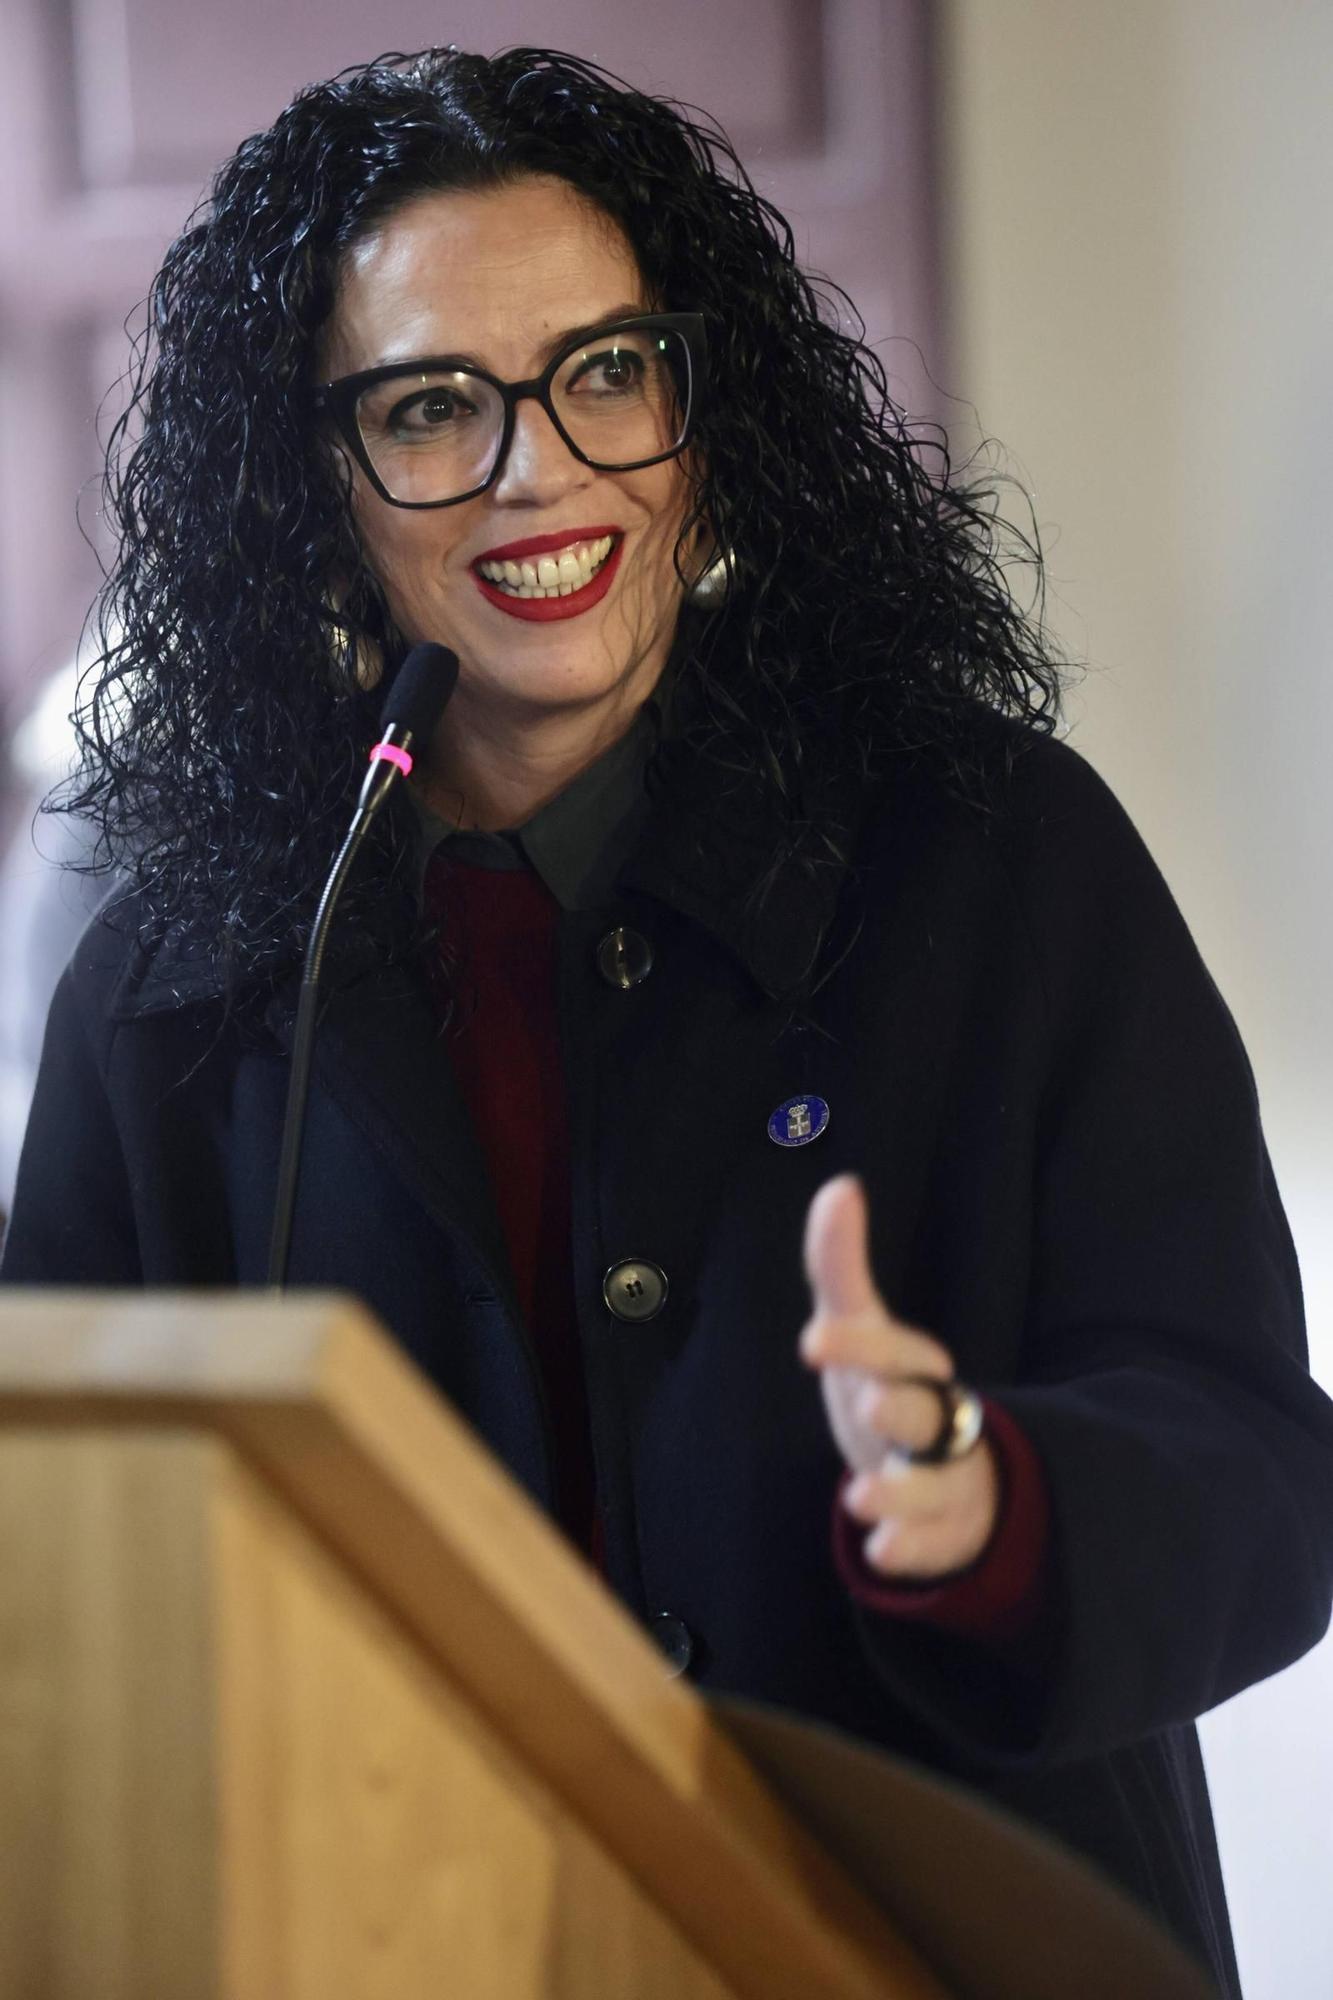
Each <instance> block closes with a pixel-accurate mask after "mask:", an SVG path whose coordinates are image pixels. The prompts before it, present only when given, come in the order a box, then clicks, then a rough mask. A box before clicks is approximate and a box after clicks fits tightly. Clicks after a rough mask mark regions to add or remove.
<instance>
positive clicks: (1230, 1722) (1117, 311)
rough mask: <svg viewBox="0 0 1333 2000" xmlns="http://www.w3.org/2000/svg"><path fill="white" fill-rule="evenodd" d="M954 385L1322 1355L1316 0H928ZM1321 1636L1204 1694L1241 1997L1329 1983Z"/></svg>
mask: <svg viewBox="0 0 1333 2000" xmlns="http://www.w3.org/2000/svg"><path fill="white" fill-rule="evenodd" d="M940 13H941V16H942V20H943V28H944V52H943V57H942V83H943V90H944V111H943V150H944V161H943V164H944V166H945V169H946V178H947V182H948V185H949V190H950V192H949V196H948V199H947V202H946V217H947V225H946V226H947V230H948V234H949V239H950V248H949V251H948V253H947V256H946V267H945V268H946V281H945V296H946V298H948V299H949V300H950V301H951V323H952V329H953V353H952V355H951V357H950V358H949V360H948V361H947V362H946V364H945V368H946V386H948V387H949V388H951V389H953V390H954V391H955V392H956V393H958V394H960V395H963V396H965V397H966V398H968V399H969V400H970V401H971V402H973V403H975V405H976V406H977V408H978V410H979V412H980V415H981V419H982V421H983V423H984V426H985V428H986V429H987V430H988V431H989V432H991V433H992V434H994V435H995V436H997V437H999V438H1000V439H1002V440H1003V441H1004V443H1005V444H1006V445H1007V446H1008V447H1010V449H1011V452H1012V454H1013V464H1014V469H1015V470H1016V471H1018V472H1020V473H1021V474H1022V476H1023V477H1024V479H1025V481H1026V482H1027V483H1028V484H1029V485H1030V486H1031V487H1032V488H1035V491H1036V495H1037V500H1036V511H1037V516H1038V519H1039V521H1040V523H1041V526H1042V531H1043V535H1044V536H1045V537H1046V539H1047V542H1048V554H1049V558H1050V570H1051V579H1052V597H1051V602H1050V606H1049V609H1050V617H1051V623H1052V625H1053V626H1054V628H1055V629H1056V631H1057V632H1058V633H1059V634H1060V635H1061V637H1062V638H1063V639H1064V641H1065V643H1066V644H1067V645H1068V646H1069V647H1070V648H1071V649H1072V650H1073V651H1075V652H1076V653H1078V654H1080V655H1082V656H1084V657H1086V658H1087V660H1088V662H1089V664H1090V666H1091V667H1092V669H1093V671H1092V672H1091V673H1090V674H1089V675H1088V677H1087V679H1086V680H1085V681H1084V683H1083V685H1082V687H1081V689H1080V690H1079V692H1078V695H1077V697H1076V699H1075V701H1074V703H1073V706H1072V714H1073V716H1074V718H1075V727H1074V730H1073V732H1072V736H1071V741H1072V742H1073V743H1074V745H1075V747H1076V748H1077V749H1079V750H1080V751H1082V752H1083V753H1084V754H1085V755H1086V756H1088V757H1089V758H1090V759H1091V760H1092V762H1093V763H1094V764H1095V765H1096V766H1097V767H1098V769H1099V770H1100V771H1101V772H1102V773H1103V774H1104V775H1105V776H1106V777H1107V779H1108V780H1109V781H1110V783H1111V784H1112V785H1113V787H1114V788H1115V790H1116V791H1117V793H1118V795H1119V796H1120V798H1121V799H1122V800H1123V802H1124V803H1125V805H1126V806H1127V807H1128V809H1129V811H1130V813H1131V815H1132V817H1133V818H1134V820H1135V822H1136V823H1137V825H1138V827H1139V829H1140V831H1141V832H1142V833H1143V835H1144V837H1145V838H1146V840H1147V842H1148V845H1149V846H1150V848H1151V849H1152V851H1153V853H1154V854H1155V856H1156V857H1157V860H1158V862H1159V863H1160V865H1161V867H1162V869H1163V871H1164V873H1165V874H1166V876H1167V879H1168V880H1169V882H1170V883H1171V886H1172V888H1173V890H1174V891H1175V893H1176V896H1177V899H1178V901H1179V902H1180V904H1181V906H1182V908H1183V910H1184V912H1185V915H1186V918H1187V919H1188V921H1189V923H1190V926H1191V928H1192V930H1193V932H1194V935H1195V937H1196V939H1197V941H1198V943H1199V945H1200V947H1201V949H1202V951H1203V954H1204V957H1205V958H1206V960H1207V961H1208V963H1209V966H1210V967H1211V969H1212V971H1213V974H1214V976H1215V978H1216V979H1217V981H1218V984H1219V985H1220V987H1221V989H1222V991H1223V993H1224V994H1225V996H1226V997H1227V999H1228V1001H1229V1003H1230V1005H1231V1007H1232V1010H1233V1012H1234V1013H1235V1015H1236V1017H1237V1020H1238V1023H1239V1025H1240V1029H1241V1032H1242V1034H1243V1036H1244V1039H1245V1042H1246V1045H1247V1047H1248V1049H1249V1052H1250V1057H1251V1061H1252V1063H1253V1066H1254V1069H1255V1072H1256V1075H1257V1079H1258V1084H1259V1091H1260V1097H1261V1101H1262V1105H1263V1111H1264V1122H1265V1128H1266V1130H1267V1133H1268V1138H1269V1145H1270V1150H1271V1152H1272V1154H1273V1158H1274V1162H1275V1166H1276V1171H1277V1175H1278V1180H1279V1184H1280V1186H1281V1188H1282V1191H1283V1194H1284V1198H1285V1201H1286V1205H1287V1209H1288V1213H1289V1215H1290V1218H1291V1222H1292V1226H1293V1231H1294V1233H1295V1235H1296V1239H1297V1246H1298V1249H1299V1251H1300V1255H1301V1262H1302V1268H1303V1272H1304V1276H1305V1283H1306V1293H1307V1307H1308V1310H1309V1317H1310V1330H1311V1342H1312V1348H1313V1350H1314V1358H1315V1366H1316V1369H1317V1370H1318V1371H1319V1372H1320V1373H1321V1375H1322V1377H1323V1379H1324V1380H1325V1381H1330V1380H1333V1244H1330V1240H1329V1239H1330V1234H1331V1233H1333V1232H1330V1228H1329V1213H1330V1195H1333V1162H1331V1160H1330V1151H1329V1133H1330V1131H1331V1130H1333V800H1331V797H1330V794H1331V792H1333V768H1331V767H1330V760H1329V746H1330V741H1331V740H1333V727H1331V725H1333V672H1330V668H1331V667H1333V657H1331V656H1333V637H1331V636H1330V634H1333V565H1331V564H1330V550H1331V548H1333V471H1331V470H1330V464H1331V461H1330V449H1329V447H1330V442H1331V432H1333V388H1331V387H1330V383H1331V381H1333V295H1331V292H1330V279H1331V277H1333V196H1331V195H1330V189H1333V119H1330V116H1329V105H1330V84H1331V83H1333V7H1330V6H1329V5H1327V4H1324V5H1294V4H1274V0H1268V3H1267V4H1264V3H1263V0H1166V4H1162V0H1117V4H1116V5H1114V6H1111V5H1108V4H1096V0H1083V4H1080V5H1075V6H1070V5H1069V4H1068V0H1002V4H997V0H955V4H952V5H950V6H948V7H941V9H940ZM1331 1718H1333V1649H1331V1648H1330V1646H1329V1645H1328V1644H1327V1643H1326V1644H1325V1645H1324V1646H1323V1647H1321V1648H1319V1649H1318V1650H1317V1651H1316V1652H1315V1653H1314V1654H1312V1655H1311V1656H1309V1657H1308V1658H1307V1659H1306V1660H1305V1661H1304V1662H1302V1663H1300V1664H1299V1665H1298V1666H1296V1667H1295V1668H1293V1669H1291V1670H1289V1671H1288V1672H1287V1673H1286V1674H1283V1675H1280V1676H1278V1677H1277V1678H1276V1679H1274V1680H1272V1681H1270V1682H1268V1683H1266V1684H1265V1685H1264V1686H1262V1687H1260V1688H1257V1689H1254V1690H1251V1691H1250V1692H1249V1693H1248V1694H1246V1695H1243V1696H1241V1697H1240V1698H1239V1699H1238V1700H1236V1701H1234V1702H1232V1703H1230V1704H1229V1705H1228V1706H1227V1707H1225V1708H1224V1709H1222V1710H1219V1711H1217V1712H1216V1713H1215V1714H1214V1715H1213V1716H1212V1717H1210V1718H1208V1720H1207V1721H1206V1723H1205V1725H1204V1732H1203V1733H1204V1741H1205V1754H1206V1756H1207V1760H1208V1765H1209V1770H1210V1774H1211V1779H1212V1784H1213V1792H1214V1801H1215V1806H1216V1811H1217V1817H1218V1821H1219V1829H1220V1834H1221V1840H1222V1849H1223V1862H1224V1867H1225V1870H1226V1874H1227V1879H1228V1884H1229V1892H1230V1896H1231V1903H1232V1914H1233V1920H1234V1923H1235V1928H1236V1932H1237V1943H1238V1948H1239V1952H1240V1956H1241V1965H1242V1972H1243V1974H1244V1976H1245V1979H1246V1993H1247V1996H1248V2000H1279V1996H1280V2000H1328V1995H1329V1994H1330V1993H1333V1896H1330V1893H1329V1877H1330V1869H1331V1868H1333V1808H1331V1807H1330V1800H1331V1799H1333V1719H1331Z"/></svg>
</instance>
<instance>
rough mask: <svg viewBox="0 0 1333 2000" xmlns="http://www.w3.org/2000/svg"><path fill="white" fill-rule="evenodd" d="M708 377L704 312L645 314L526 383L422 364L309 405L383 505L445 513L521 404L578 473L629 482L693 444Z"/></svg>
mask: <svg viewBox="0 0 1333 2000" xmlns="http://www.w3.org/2000/svg"><path fill="white" fill-rule="evenodd" d="M704 372H705V346H704V322H703V315H702V314H701V313H643V314H641V315H639V316H638V317H637V318H634V319H620V320H615V321H613V322H611V323H610V324H608V325H606V326H603V327H599V328H597V330H596V331H595V332H593V333H582V334H580V335H579V336H578V337H577V338H576V339H574V340H571V341H570V343H569V345H568V346H567V347H563V348H561V350H560V352H559V353H558V354H557V355H555V356H554V357H553V359H552V360H551V361H549V362H548V363H547V365H546V367H545V368H544V369H543V370H542V372H541V374H540V375H537V376H534V377H533V379H532V381H530V382H501V381H500V380H499V379H498V377H496V376H494V375H488V374H487V373H486V371H485V369H484V368H474V367H472V366H470V365H462V364H460V363H459V362H457V361H455V360H453V359H451V358H450V357H449V356H447V355H446V356H443V357H440V356H430V357H426V358H424V359H422V360H416V361H397V362H395V363H394V364H393V365H392V366H391V367H388V368H367V369H363V370H362V372H361V373H360V374H358V375H344V376H342V377H341V378H340V379H339V380H338V381H336V382H325V383H323V384H321V386H320V387H319V388H317V389H316V391H315V398H314V401H315V408H316V410H318V411H321V412H325V413H327V414H328V416H329V417H331V418H332V420H333V422H334V423H335V424H336V425H337V427H338V430H339V432H340V434H341V435H342V437H343V439H344V441H345V442H346V444H347V447H348V449H349V450H350V451H351V453H352V455H353V457H354V458H355V459H356V462H357V464H358V465H359V466H360V467H361V469H362V471H363V472H364V473H365V475H366V477H367V478H368V479H369V481H370V483H371V485H372V486H373V487H374V488H375V491H376V492H377V493H378V494H379V495H380V497H381V499H384V500H388V501H389V502H390V503H391V504H392V505H393V506H395V507H452V506H455V505H456V504H457V503H458V502H459V501H460V500H471V499H472V498H473V497H474V496H475V495H476V494H478V493H484V492H485V490H486V488H487V487H488V486H489V485H490V484H491V483H492V481H493V480H494V479H495V478H496V477H497V475H498V474H499V471H500V468H501V466H502V465H503V464H504V462H505V454H506V453H507V452H508V450H509V443H510V439H511V438H512V437H513V434H514V412H515V409H516V408H517V406H518V404H519V403H520V402H522V401H523V399H524V398H525V397H528V396H530V397H532V398H533V399H534V400H535V401H537V402H539V403H540V404H541V406H542V408H543V409H544V410H545V412H546V414H547V416H548V417H549V418H550V419H551V422H552V423H553V424H554V425H555V427H556V430H557V431H558V432H559V433H560V436H561V437H562V438H563V439H564V442H565V443H566V445H568V447H569V449H570V451H572V452H573V454H574V456H575V458H577V459H579V460H580V461H581V463H582V464H584V465H590V466H592V468H593V469H594V471H597V472H637V471H638V470H639V469H640V468H641V467H643V466H646V465H659V464H660V463H661V462H662V461H663V459H668V458H675V457H676V455H677V454H678V453H679V452H681V451H683V450H684V448H685V446H686V445H687V444H688V443H689V441H690V436H691V433H692V430H693V426H694V421H695V418H696V416H697V414H698V409H699V403H700V399H701V395H702V391H703V384H704Z"/></svg>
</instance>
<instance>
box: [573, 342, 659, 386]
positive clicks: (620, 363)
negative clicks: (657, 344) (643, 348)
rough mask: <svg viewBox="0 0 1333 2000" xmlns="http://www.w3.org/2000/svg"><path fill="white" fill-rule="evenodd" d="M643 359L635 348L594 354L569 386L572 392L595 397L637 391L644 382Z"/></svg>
mask: <svg viewBox="0 0 1333 2000" xmlns="http://www.w3.org/2000/svg"><path fill="white" fill-rule="evenodd" d="M643 372H644V371H643V356H642V355H640V354H636V353H635V352H634V351H633V349H632V348H626V347H613V348H610V349H609V350H608V351H607V352H606V353H605V354H593V355H589V356H588V358H587V359H586V360H585V361H584V362H583V363H582V365H581V366H580V368H579V370H578V372H577V374H576V375H575V376H574V378H573V380H572V381H571V383H570V387H571V388H572V389H579V390H586V391H588V392H589V393H591V394H593V395H617V394H623V393H624V392H625V391H626V390H627V389H636V388H637V387H638V386H639V384H640V382H641V381H642V380H643Z"/></svg>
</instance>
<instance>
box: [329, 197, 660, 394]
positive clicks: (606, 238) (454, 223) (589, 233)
mask: <svg viewBox="0 0 1333 2000" xmlns="http://www.w3.org/2000/svg"><path fill="white" fill-rule="evenodd" d="M627 305H638V306H646V305H647V299H646V296H645V292H644V287H643V282H642V279H641V277H640V274H639V270H638V266H637V263H636V261H635V257H634V253H633V251H632V250H631V248H630V246H629V243H628V241H627V240H626V238H625V237H624V235H623V234H622V232H621V231H620V229H619V228H618V226H617V225H616V224H615V223H614V222H613V221H612V220H611V219H610V217H608V216H607V215H605V214H604V213H603V212H602V211H601V210H600V209H598V208H596V207H594V206H593V204H592V203H591V202H589V201H588V200H587V198H586V197H585V196H582V195H580V194H579V193H578V192H577V191H576V190H575V189H573V188H571V187H569V186H568V185H567V184H566V183H565V182H563V181H558V180H552V179H545V178H543V179H537V178H535V177H534V178H531V179H527V180H522V181H517V182H515V183H513V184H512V185H510V186H507V187H503V188H495V189H487V190H486V191H484V192H468V193H449V194H439V193H431V194H422V195H418V196H415V197H414V198H413V199H412V200H411V201H410V202H408V203H406V204H405V205H404V206H403V207H402V208H400V209H397V210H395V211H394V213H393V214H391V215H390V216H388V217H386V218H385V220H384V221H383V222H381V223H380V224H378V225H377V227H376V228H375V229H373V230H371V231H369V232H368V233H367V234H366V235H365V236H364V237H363V238H361V239H360V240H359V241H358V242H356V243H354V244H353V245H352V246H351V247H350V248H349V250H348V252H347V254H346V256H345V258H344V261H343V266H342V271H341V275H340V282H339V286H338V291H337V296H336V300H335V305H334V310H333V314H332V316H331V319H330V322H329V326H328V328H327V330H326V334H325V340H324V343H323V347H324V352H325V356H326V359H327V362H328V373H330V374H333V375H341V374H350V373H353V372H354V371H356V370H357V369H361V368H376V367H380V366H387V365H388V364H390V363H392V362H394V361H404V360H409V359H411V358H412V357H413V356H415V355H418V354H443V353H448V354H469V355H472V356H473V357H474V358H475V359H477V360H478V361H479V362H480V363H481V364H482V365H483V366H485V367H487V368H490V369H491V370H492V371H493V372H495V373H497V374H501V375H511V374H512V375H523V374H525V373H527V372H528V371H529V370H531V369H533V368H534V367H535V366H536V365H537V363H538V359H539V357H540V356H541V355H542V354H543V353H544V352H545V350H546V348H547V347H548V345H549V343H550V342H551V340H552V339H553V338H555V337H556V336H558V335H559V334H561V333H562V332H564V331H565V330H567V329H569V328H574V327H581V326H587V325H590V324H593V323H595V322H596V321H597V320H599V319H602V318H605V317H607V316H609V315H610V314H612V313H615V312H618V311H620V310H621V309H623V308H624V307H626V306H627Z"/></svg>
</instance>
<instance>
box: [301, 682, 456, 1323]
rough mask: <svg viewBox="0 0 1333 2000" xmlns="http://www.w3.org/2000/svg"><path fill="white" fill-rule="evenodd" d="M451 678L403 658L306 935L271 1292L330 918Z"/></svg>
mask: <svg viewBox="0 0 1333 2000" xmlns="http://www.w3.org/2000/svg"><path fill="white" fill-rule="evenodd" d="M457 680H458V655H457V654H456V653H451V652H450V651H449V649H448V647H447V646H414V647H413V648H412V651H411V652H410V653H409V654H408V656H407V658H406V659H405V660H404V661H403V664H402V666H401V667H400V668H399V670H398V672H397V674H396V675H395V676H394V680H393V685H392V686H391V687H390V689H389V693H388V696H387V697H386V699H385V703H384V707H383V708H382V710H381V711H380V729H381V732H382V733H381V736H380V740H379V742H378V743H377V744H376V745H375V747H374V749H373V750H372V751H371V753H370V769H369V770H368V771H367V773H366V775H365V779H364V781H363V783H362V786H361V796H360V798H359V800H358V801H357V807H356V811H355V813H354V814H353V816H352V824H351V826H350V827H349V828H348V831H347V837H346V839H345V840H344V841H343V844H342V846H341V848H340V849H339V850H338V858H337V860H336V861H335V862H334V864H333V871H332V873H331V874H330V876H329V879H328V881H327V882H326V883H325V884H324V893H323V895H322V896H321V897H320V899H319V908H318V910H317V911H316V913H315V926H314V929H313V930H312V931H311V933H310V942H309V944H308V945H307V946H306V953H305V964H304V966H303V967H302V971H301V994H300V1000H299V1002H298V1004H297V1010H296V1032H295V1036H294V1039H293V1042H292V1067H291V1074H290V1077H289V1080H288V1084H287V1109H286V1112H285V1114H284V1117H283V1124H282V1150H281V1152H280V1154H279V1158H278V1189H277V1195H276V1197H275V1200H274V1204H273V1234H272V1236H271V1238H270V1240H269V1253H268V1282H269V1285H270V1286H271V1287H272V1288H273V1289H274V1290H276V1291H282V1290H284V1289H285V1288H286V1284H287V1259H288V1255H289V1253H290V1250H291V1237H292V1216H293V1213H294V1211H295V1208H296V1188H297V1182H298V1181H299V1179H300V1170H301V1141H302V1138H303V1136H304V1133H305V1110H306V1099H307V1097H308V1096H309V1092H310V1062H311V1057H312V1055H313V1053H314V1047H315V1026H316V1020H317V1016H318V1004H319V977H320V973H321V971H322V970H323V965H324V948H325V945H326V944H327V942H328V936H329V930H330V927H331V925H332V922H333V914H334V911H335V910H336V909H337V907H338V898H339V897H340V896H341V895H342V892H343V888H344V886H345V885H346V882H347V877H348V875H349V874H350V873H351V869H352V863H353V862H354V861H355V860H356V857H357V855H358V853H359V852H360V850H361V844H362V842H363V841H364V840H365V837H366V835H367V833H368V832H369V831H370V828H371V826H372V824H373V822H374V819H375V815H376V813H377V812H378V811H379V810H380V807H381V806H382V805H383V804H384V801H385V800H386V799H387V798H388V796H389V793H390V792H391V791H392V789H393V787H394V785H395V784H396V782H397V780H398V778H399V777H400V776H403V777H405V776H406V775H407V773H408V772H409V771H410V770H411V769H412V746H413V745H414V744H415V743H420V742H424V741H428V740H429V738H430V734H431V731H432V730H433V729H434V727H435V724H436V723H437V722H438V721H439V719H440V716H441V715H442V714H443V712H444V707H445V703H446V702H447V701H448V699H449V697H450V695H451V694H452V693H453V691H454V687H455V685H456V683H457Z"/></svg>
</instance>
